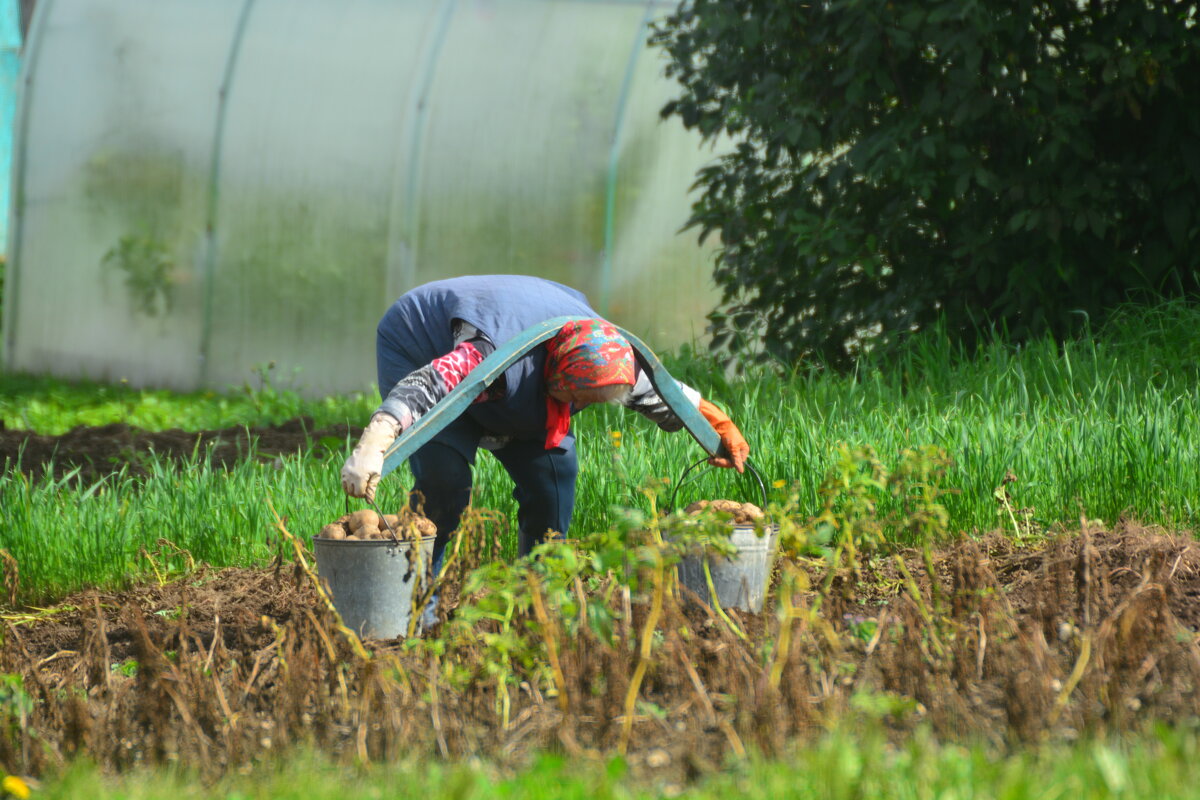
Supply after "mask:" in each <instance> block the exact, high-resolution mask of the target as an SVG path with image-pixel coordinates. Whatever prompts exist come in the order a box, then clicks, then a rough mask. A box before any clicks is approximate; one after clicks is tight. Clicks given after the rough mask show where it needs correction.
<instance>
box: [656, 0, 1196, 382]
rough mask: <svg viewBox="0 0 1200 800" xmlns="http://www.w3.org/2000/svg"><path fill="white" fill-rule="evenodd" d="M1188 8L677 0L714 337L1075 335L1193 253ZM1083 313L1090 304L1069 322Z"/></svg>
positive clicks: (1161, 282)
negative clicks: (710, 240)
mask: <svg viewBox="0 0 1200 800" xmlns="http://www.w3.org/2000/svg"><path fill="white" fill-rule="evenodd" d="M1198 5H1200V4H1198V3H1197V2H1176V3H1168V2H1163V1H1162V0H1145V2H1137V3H1133V2H1120V1H1118V0H1110V1H1109V2H1103V1H1101V2H1084V3H1078V2H1076V1H1075V0H982V2H962V0H865V1H864V0H828V1H827V2H821V3H796V2H792V0H685V2H684V3H683V4H682V5H681V6H680V7H679V9H678V10H677V11H676V12H675V13H674V14H672V15H671V16H670V17H669V18H667V19H666V20H664V21H663V22H662V23H660V24H659V25H658V26H657V27H656V28H655V31H654V34H653V37H652V41H653V42H654V43H656V44H658V45H659V46H661V47H663V48H664V49H665V50H666V52H667V53H668V54H669V56H670V58H671V61H670V64H669V66H668V74H670V75H673V76H674V77H676V78H677V79H678V80H679V82H680V84H681V85H682V93H681V94H680V95H679V97H677V98H676V99H675V100H673V101H672V102H670V103H669V104H668V105H667V106H666V107H665V108H664V109H663V115H664V116H667V117H669V116H678V117H679V118H680V119H681V120H682V121H683V123H684V125H686V126H687V127H689V128H694V129H697V130H699V131H700V132H701V133H702V134H703V135H704V136H705V137H706V138H707V139H709V140H716V139H717V138H719V137H724V136H729V137H732V139H733V142H734V145H733V147H732V148H731V150H730V152H728V154H727V155H725V156H723V157H721V158H720V159H719V160H718V161H716V162H715V163H713V164H712V165H710V166H707V167H705V168H704V169H702V170H701V172H700V173H699V175H698V180H697V187H698V188H699V189H700V190H701V194H700V196H699V199H698V200H697V201H696V203H695V205H694V206H693V215H692V217H691V221H690V225H691V226H694V227H697V228H699V230H700V237H701V239H704V238H705V237H707V236H708V235H709V234H711V233H713V232H716V231H719V232H720V236H721V245H722V246H721V248H720V249H719V251H718V255H717V262H716V269H715V277H716V280H717V282H718V284H719V285H720V286H721V287H722V289H723V292H724V296H723V301H722V303H721V305H720V307H719V308H718V309H717V310H716V311H714V312H713V313H712V315H711V316H710V322H711V323H712V324H711V331H712V332H713V334H714V339H713V345H714V347H715V348H716V349H717V350H719V351H723V352H725V353H727V354H732V355H746V353H747V351H748V350H754V351H755V352H756V354H757V358H758V359H759V360H763V359H767V358H774V359H778V360H781V361H785V362H794V361H797V360H800V359H802V358H804V357H805V356H810V355H812V356H818V357H820V358H821V359H823V360H825V361H827V362H830V363H842V364H845V363H847V362H848V361H849V359H850V358H851V357H852V355H853V352H854V350H855V348H856V347H860V346H862V344H863V341H864V340H869V341H870V342H871V343H872V345H873V346H875V347H879V348H887V347H890V346H892V345H894V344H895V342H896V341H897V339H898V338H900V337H901V336H903V335H904V334H905V333H906V332H909V331H912V330H914V329H917V328H921V327H924V326H927V325H929V324H930V323H931V322H932V321H933V320H935V319H936V318H938V317H944V318H945V321H946V324H947V328H948V330H950V331H951V332H952V333H953V334H955V335H958V336H963V337H967V338H974V337H976V336H977V335H978V334H979V332H980V331H981V329H986V328H987V327H990V326H1002V327H1003V328H1005V329H1007V331H1008V333H1009V334H1010V335H1011V336H1013V337H1014V338H1016V339H1021V338H1025V337H1028V336H1032V335H1037V334H1041V333H1044V332H1046V331H1049V332H1051V333H1053V334H1055V335H1062V334H1064V333H1066V332H1068V329H1069V327H1070V326H1071V325H1072V321H1073V320H1082V319H1084V317H1085V314H1086V316H1088V317H1090V318H1091V320H1092V321H1093V322H1096V321H1098V319H1099V318H1100V316H1101V315H1102V314H1103V312H1104V311H1105V310H1106V309H1109V308H1112V307H1113V306H1114V305H1116V304H1118V303H1120V302H1122V301H1124V300H1126V299H1128V298H1130V296H1131V295H1142V296H1171V297H1178V296H1189V295H1192V294H1193V293H1195V292H1196V290H1197V288H1198V287H1197V267H1198V266H1200V247H1197V244H1200V47H1197V41H1200V30H1198V29H1197V27H1196V23H1197V17H1198V14H1197V6H1198ZM1079 312H1085V314H1084V313H1079Z"/></svg>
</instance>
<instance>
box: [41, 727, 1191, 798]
mask: <svg viewBox="0 0 1200 800" xmlns="http://www.w3.org/2000/svg"><path fill="white" fill-rule="evenodd" d="M675 780H676V779H675V778H665V779H657V780H656V779H653V778H649V777H645V776H644V775H643V776H642V777H640V778H639V779H636V780H635V779H633V778H632V777H631V776H630V773H629V771H628V769H627V768H626V766H625V765H624V763H623V762H621V761H620V760H613V761H609V762H607V763H599V762H595V763H579V762H574V761H567V760H564V759H562V758H559V757H556V756H541V757H539V758H538V759H537V760H536V761H535V762H534V763H533V764H532V765H530V766H529V767H528V768H526V769H524V770H520V771H516V772H513V771H511V770H500V769H497V768H495V767H494V766H491V765H488V764H483V763H478V762H474V763H468V764H447V763H445V762H438V761H426V762H416V761H413V762H410V763H398V764H381V765H374V766H372V767H371V768H369V769H355V768H350V767H339V766H335V765H332V764H330V763H328V762H327V761H326V760H324V759H323V758H321V756H320V755H319V754H317V755H311V756H309V755H297V756H293V757H291V758H290V759H287V760H285V761H281V762H277V763H273V764H271V765H269V766H260V767H258V768H257V769H256V770H255V771H254V772H252V773H251V774H249V775H238V776H230V777H228V778H226V779H224V780H223V781H221V782H220V783H218V784H217V785H215V786H204V785H203V784H202V783H200V782H199V781H198V780H196V779H194V778H193V777H191V776H189V775H187V774H183V773H179V772H172V771H170V770H165V769H163V770H157V771H150V770H139V771H135V772H132V773H130V774H127V775H124V776H122V777H119V778H111V777H108V776H104V775H102V774H100V773H99V772H97V771H96V770H95V769H93V768H90V767H88V766H86V765H83V764H76V765H75V766H73V767H72V768H71V769H70V770H68V771H67V772H66V773H65V774H63V775H61V776H59V777H57V778H52V779H49V780H47V781H46V784H45V786H44V787H43V788H42V790H41V791H39V792H38V793H37V794H36V795H35V796H36V797H40V798H45V799H46V800H59V798H62V800H66V799H67V798H88V799H89V800H108V798H113V800H115V799H116V798H128V799H129V800H155V799H157V798H171V799H172V800H191V799H192V798H207V797H225V798H230V800H233V799H234V798H237V799H238V800H254V799H256V798H279V799H280V800H286V798H297V800H322V799H323V798H330V800H341V799H342V798H345V797H357V798H362V799H363V800H368V799H369V798H385V797H425V798H431V799H432V798H443V797H445V798H456V800H477V799H480V800H481V799H482V798H493V797H496V798H547V800H549V799H550V798H554V799H555V800H558V799H559V798H564V799H565V798H580V799H581V800H583V799H584V798H596V799H597V800H607V799H610V798H611V799H612V800H617V799H622V800H623V799H624V798H629V799H630V800H632V799H633V798H654V797H663V796H680V797H686V798H696V799H697V800H699V799H701V798H729V797H743V798H763V800H773V799H774V798H787V797H798V798H821V800H843V799H844V800H851V798H884V797H886V798H897V799H898V800H906V799H907V798H913V800H917V799H921V800H924V799H925V798H929V800H933V799H934V798H939V799H941V798H944V799H945V800H949V799H950V798H954V800H972V798H981V799H982V798H989V799H992V800H1040V799H1042V798H1045V800H1051V798H1054V799H1057V798H1079V799H1080V800H1084V799H1085V798H1131V799H1132V798H1136V799H1137V800H1148V799H1149V798H1154V800H1174V799H1175V798H1194V797H1198V796H1200V788H1197V787H1198V786H1200V739H1198V738H1197V735H1196V734H1195V732H1178V731H1168V730H1164V731H1160V732H1158V733H1157V734H1155V735H1144V736H1141V737H1138V738H1136V739H1134V740H1132V741H1129V742H1097V741H1081V742H1077V743H1074V744H1070V745H1046V746H1043V747H1041V748H1033V749H1028V750H1022V751H1020V752H1017V753H1009V754H1003V757H1001V754H998V753H996V752H994V751H992V750H989V749H987V748H984V747H971V746H964V745H949V744H941V743H938V742H936V741H934V740H932V739H931V738H930V737H928V736H924V735H920V734H918V735H917V736H914V737H913V738H911V739H910V740H909V741H907V742H905V743H904V744H902V745H898V746H897V745H891V744H888V743H887V742H886V741H885V740H884V739H883V737H882V736H881V735H879V733H878V732H877V731H873V730H870V729H868V730H866V731H862V730H858V731H855V732H853V733H850V732H846V733H834V734H830V735H826V736H824V737H822V738H820V739H819V740H818V741H816V742H814V743H812V744H809V745H806V746H802V747H799V748H797V749H796V750H795V751H794V752H790V753H787V754H785V755H784V756H783V757H782V758H779V759H775V760H764V759H759V758H754V759H750V760H748V761H744V762H739V763H735V764H732V765H730V767H729V768H728V769H727V770H726V771H724V772H721V773H718V774H715V775H711V776H709V777H707V778H704V779H701V780H699V781H697V782H695V783H694V784H692V785H689V786H682V785H679V784H677V783H675V782H674V781H675Z"/></svg>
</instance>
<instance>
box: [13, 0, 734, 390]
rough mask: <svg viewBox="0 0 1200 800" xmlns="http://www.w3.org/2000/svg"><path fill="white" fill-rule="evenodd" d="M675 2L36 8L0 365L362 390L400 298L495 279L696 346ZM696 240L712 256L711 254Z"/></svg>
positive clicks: (698, 249)
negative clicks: (657, 30) (673, 104)
mask: <svg viewBox="0 0 1200 800" xmlns="http://www.w3.org/2000/svg"><path fill="white" fill-rule="evenodd" d="M673 6H674V4H673V3H655V2H649V3H647V2H621V1H620V0H608V1H607V2H600V1H597V0H593V1H590V2H589V1H586V0H574V1H568V0H459V1H458V2H456V1H455V0H441V1H439V0H421V1H418V0H408V1H406V2H396V1H395V0H338V2H332V0H205V2H202V3H197V2H194V1H193V0H69V1H68V0H38V2H37V4H36V6H35V11H34V14H33V18H32V23H31V26H30V29H29V31H28V35H27V38H26V41H25V47H24V52H23V57H22V62H21V68H22V73H21V80H20V89H21V91H20V93H19V96H18V101H17V109H16V120H15V123H14V134H15V135H14V145H13V155H12V158H13V170H12V198H13V199H12V209H11V213H10V225H9V231H8V250H7V252H8V266H7V274H6V276H5V285H4V317H3V326H4V356H5V366H6V368H7V369H10V370H20V371H28V372H36V373H48V374H56V375H61V376H67V377H90V378H96V379H102V380H127V381H129V382H131V383H134V384H140V385H159V386H169V387H174V388H184V389H186V388H194V387H202V386H207V387H212V388H216V389H221V388H224V387H227V386H230V385H236V384H241V383H243V382H245V381H246V380H248V379H250V378H251V377H252V376H253V374H254V372H255V371H256V370H262V369H263V368H264V367H266V366H267V365H272V364H273V365H274V370H273V374H274V376H276V380H277V381H279V382H280V383H281V384H283V385H287V386H292V387H294V388H297V389H300V390H302V391H304V392H307V393H311V394H316V393H324V392H331V391H347V390H355V389H363V388H365V387H366V386H367V385H368V384H369V383H370V382H371V381H372V380H373V379H374V375H375V365H374V330H375V325H376V323H377V322H378V319H379V317H380V315H381V314H382V312H383V311H384V310H385V309H386V308H387V307H388V305H390V303H391V302H392V301H393V300H394V299H395V298H396V297H397V296H398V295H399V294H401V293H402V292H404V291H405V290H407V289H409V288H411V287H413V286H415V285H417V284H420V283H423V282H425V281H429V280H434V279H437V278H442V277H449V276H452V275H462V274H486V273H498V272H519V273H527V274H534V275H540V276H544V277H548V278H552V279H554V280H558V281H561V282H563V283H567V284H570V285H572V286H575V287H577V288H579V289H581V290H582V291H584V292H585V293H587V295H588V297H589V298H590V300H591V301H592V304H593V305H594V306H595V307H596V308H597V309H598V310H600V312H601V313H602V314H605V315H606V316H608V317H610V318H612V319H613V320H614V321H615V322H617V323H618V324H620V325H623V326H625V327H628V328H629V329H630V330H635V331H637V332H638V333H639V334H640V335H642V336H643V338H645V339H646V341H647V342H649V343H650V344H651V345H652V346H654V347H662V348H665V347H671V346H675V345H677V344H680V343H682V342H690V341H694V340H698V339H700V338H701V337H702V336H703V332H704V326H705V319H704V314H705V313H706V312H707V311H708V310H709V309H710V308H712V306H713V305H714V303H715V300H716V298H717V292H716V289H715V287H714V285H713V282H712V280H711V256H712V253H711V249H708V248H705V247H703V246H701V245H699V244H698V242H697V235H696V232H695V231H682V232H681V228H682V227H683V225H684V223H685V222H686V220H687V216H688V213H689V206H690V203H691V201H692V196H691V195H690V194H689V187H690V186H691V184H692V181H693V180H694V177H695V174H696V171H697V170H698V169H699V168H700V167H701V166H703V165H704V164H706V163H709V162H711V161H712V160H713V159H714V157H715V154H714V151H713V149H712V148H711V147H709V146H707V145H704V144H703V143H701V141H700V140H699V138H698V137H697V136H696V135H694V134H692V133H689V132H686V131H685V130H684V129H683V127H682V126H681V125H680V124H678V122H677V121H674V122H661V121H660V117H659V111H660V109H661V108H662V106H663V105H664V104H665V103H666V102H667V101H668V100H669V99H670V98H671V97H672V96H673V94H674V93H675V92H676V86H675V85H674V84H673V83H672V81H671V80H670V79H668V78H667V77H665V75H664V64H665V58H664V56H663V55H662V54H661V53H659V52H658V51H656V50H654V49H652V48H650V47H649V46H648V45H647V39H648V37H649V32H650V25H651V23H652V21H653V20H654V19H656V18H658V17H659V16H661V15H664V14H666V13H668V12H669V11H670V9H671V8H672V7H673ZM710 244H711V242H710Z"/></svg>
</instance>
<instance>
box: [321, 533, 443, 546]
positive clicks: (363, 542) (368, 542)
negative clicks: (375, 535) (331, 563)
mask: <svg viewBox="0 0 1200 800" xmlns="http://www.w3.org/2000/svg"><path fill="white" fill-rule="evenodd" d="M435 538H436V537H433V536H418V537H415V538H413V539H329V538H326V537H324V536H317V535H315V534H314V535H313V537H312V542H313V546H314V547H315V546H316V545H318V544H321V545H324V546H326V547H411V546H412V544H413V542H419V543H420V544H422V545H423V544H425V543H426V542H432V541H433V540H434V539H435Z"/></svg>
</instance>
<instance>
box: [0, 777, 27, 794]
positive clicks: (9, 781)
mask: <svg viewBox="0 0 1200 800" xmlns="http://www.w3.org/2000/svg"><path fill="white" fill-rule="evenodd" d="M0 789H3V790H4V793H5V794H9V795H12V796H13V797H16V798H19V800H29V784H27V783H25V781H23V780H21V779H20V778H18V777H17V776H16V775H6V776H5V777H4V780H3V781H2V782H0Z"/></svg>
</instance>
